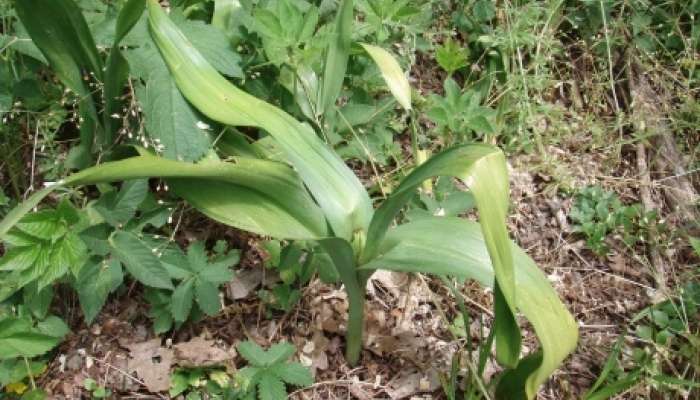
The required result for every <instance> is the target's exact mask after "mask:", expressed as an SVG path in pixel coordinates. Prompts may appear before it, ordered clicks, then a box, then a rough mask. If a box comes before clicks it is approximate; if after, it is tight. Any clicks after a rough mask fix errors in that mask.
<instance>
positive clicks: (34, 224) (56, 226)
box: [17, 210, 65, 243]
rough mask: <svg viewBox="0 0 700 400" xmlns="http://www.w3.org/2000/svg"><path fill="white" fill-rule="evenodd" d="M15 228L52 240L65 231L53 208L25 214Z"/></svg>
mask: <svg viewBox="0 0 700 400" xmlns="http://www.w3.org/2000/svg"><path fill="white" fill-rule="evenodd" d="M17 229H19V230H21V231H22V232H24V233H26V234H27V235H30V236H32V237H34V238H36V239H41V240H52V239H55V238H58V237H60V236H62V235H63V233H64V232H65V227H64V226H62V224H61V220H60V219H59V218H57V215H56V211H54V210H43V211H39V212H35V213H33V214H29V215H27V216H25V217H24V218H22V220H21V221H20V222H19V223H18V224H17ZM34 243H36V240H34Z"/></svg>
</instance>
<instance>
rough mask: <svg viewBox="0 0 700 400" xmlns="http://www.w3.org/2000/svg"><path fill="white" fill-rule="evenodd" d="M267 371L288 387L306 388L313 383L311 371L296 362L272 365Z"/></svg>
mask: <svg viewBox="0 0 700 400" xmlns="http://www.w3.org/2000/svg"><path fill="white" fill-rule="evenodd" d="M268 371H270V372H272V373H273V374H275V375H277V377H279V378H280V379H281V380H283V381H284V382H286V383H288V384H290V385H294V386H300V387H306V386H310V385H312V384H313V383H314V377H313V376H312V375H311V371H309V369H308V368H306V367H305V366H303V365H301V364H299V363H297V362H292V363H288V364H278V365H273V366H272V367H270V368H269V369H268Z"/></svg>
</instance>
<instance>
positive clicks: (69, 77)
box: [14, 0, 102, 96]
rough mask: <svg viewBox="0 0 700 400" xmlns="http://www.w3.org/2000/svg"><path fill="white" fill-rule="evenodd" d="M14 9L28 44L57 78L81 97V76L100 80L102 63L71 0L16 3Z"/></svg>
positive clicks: (85, 92) (31, 0)
mask: <svg viewBox="0 0 700 400" xmlns="http://www.w3.org/2000/svg"><path fill="white" fill-rule="evenodd" d="M14 5H15V7H16V10H17V15H18V16H19V18H20V20H21V21H22V23H23V24H24V26H25V27H26V28H27V32H28V33H29V36H31V38H32V41H33V42H34V44H36V46H37V47H38V48H39V50H41V52H42V53H43V54H44V57H46V59H47V60H48V61H49V64H51V67H52V68H53V69H54V71H55V72H56V74H57V75H58V76H59V78H60V79H61V80H62V81H63V82H64V83H65V84H66V86H68V87H69V88H70V89H71V90H73V91H74V92H76V93H79V94H80V95H82V96H86V95H88V94H89V91H88V90H87V87H86V86H85V85H84V83H83V72H86V71H89V72H92V73H93V74H95V76H96V77H97V78H98V79H99V78H101V77H102V61H101V59H100V56H99V54H98V53H97V47H95V42H94V40H93V38H92V34H91V33H90V29H89V28H88V26H87V23H86V22H85V19H84V18H83V15H82V13H81V11H80V8H78V6H77V5H76V4H75V3H74V2H73V0H52V1H44V0H20V1H15V2H14Z"/></svg>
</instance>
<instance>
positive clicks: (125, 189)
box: [94, 179, 148, 227]
mask: <svg viewBox="0 0 700 400" xmlns="http://www.w3.org/2000/svg"><path fill="white" fill-rule="evenodd" d="M147 194H148V180H147V179H135V180H130V181H126V182H124V183H123V184H122V187H121V189H120V190H119V192H117V191H116V190H114V191H111V192H107V193H105V194H104V195H102V197H101V198H100V199H99V200H98V201H97V202H95V205H94V207H95V210H97V212H99V213H100V215H102V217H103V218H104V219H105V221H107V222H109V223H110V224H111V225H112V226H117V227H118V226H121V225H123V224H126V223H127V222H128V221H129V220H130V219H131V218H133V217H134V215H135V214H136V210H137V209H138V206H139V205H140V204H141V203H143V201H144V200H145V199H146V195H147Z"/></svg>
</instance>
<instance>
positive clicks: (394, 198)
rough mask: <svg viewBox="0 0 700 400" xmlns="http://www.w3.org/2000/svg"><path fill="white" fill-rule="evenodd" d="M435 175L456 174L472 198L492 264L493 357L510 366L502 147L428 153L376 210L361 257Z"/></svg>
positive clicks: (516, 336)
mask: <svg viewBox="0 0 700 400" xmlns="http://www.w3.org/2000/svg"><path fill="white" fill-rule="evenodd" d="M434 176H452V177H456V178H459V179H461V180H462V181H463V182H464V183H465V185H466V186H467V187H469V189H470V190H471V193H472V194H473V196H474V199H475V200H476V205H477V209H478V211H479V222H480V224H481V229H482V231H483V233H484V237H485V239H486V246H487V248H488V250H489V255H490V256H491V260H492V264H493V266H494V271H495V278H496V285H494V293H495V302H494V309H495V314H496V320H495V323H494V325H495V326H494V329H495V331H496V349H497V357H498V361H499V362H500V363H502V364H504V365H506V366H509V367H514V366H515V364H516V363H517V360H518V356H519V354H520V344H521V337H520V330H519V329H518V327H517V324H516V322H515V301H516V299H515V279H514V272H513V262H512V259H511V254H510V246H509V245H508V243H509V239H508V231H507V229H506V224H505V221H506V216H507V212H508V203H509V188H508V169H507V166H506V162H505V156H504V155H503V152H502V151H501V150H499V149H498V148H496V147H493V146H489V145H482V144H473V145H463V146H456V147H453V148H451V149H448V150H446V151H443V152H442V153H440V154H437V155H435V156H433V157H432V158H430V159H429V160H428V161H426V162H425V163H423V164H421V165H420V166H419V167H417V168H416V169H415V170H413V171H412V172H411V173H410V174H409V175H408V176H407V177H406V178H404V180H403V181H402V182H401V184H400V185H399V187H398V188H397V189H395V190H394V192H393V193H392V195H391V196H390V197H389V198H387V200H386V201H384V203H383V204H382V205H381V207H380V208H379V209H378V210H377V211H376V212H375V214H374V217H373V218H372V223H371V225H370V228H369V231H368V233H367V246H366V248H365V249H364V252H363V254H362V255H361V260H362V261H363V262H367V261H369V260H371V259H372V257H374V255H375V254H376V250H377V246H379V244H380V243H381V241H382V237H383V236H384V234H385V233H386V231H387V229H388V227H389V225H390V224H391V222H392V221H393V219H394V217H395V216H396V214H397V213H398V212H399V211H400V210H401V208H402V207H403V206H404V205H405V204H406V202H407V201H408V200H409V199H410V198H411V197H412V196H413V194H414V192H415V189H416V188H417V187H418V186H420V184H421V183H422V182H423V181H425V180H427V179H430V178H432V177H434Z"/></svg>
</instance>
